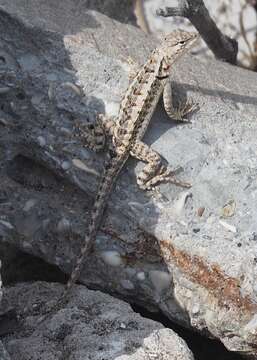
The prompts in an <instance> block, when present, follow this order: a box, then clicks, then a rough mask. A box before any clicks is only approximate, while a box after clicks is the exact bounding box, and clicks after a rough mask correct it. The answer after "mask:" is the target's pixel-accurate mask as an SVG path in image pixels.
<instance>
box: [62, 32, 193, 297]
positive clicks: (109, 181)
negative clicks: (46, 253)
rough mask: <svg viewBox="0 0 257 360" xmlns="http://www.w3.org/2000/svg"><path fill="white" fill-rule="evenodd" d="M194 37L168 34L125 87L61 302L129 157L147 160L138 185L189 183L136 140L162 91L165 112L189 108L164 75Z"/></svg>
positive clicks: (179, 115) (178, 117) (178, 116)
mask: <svg viewBox="0 0 257 360" xmlns="http://www.w3.org/2000/svg"><path fill="white" fill-rule="evenodd" d="M197 38H198V35H197V34H196V33H189V32H185V31H175V32H173V33H171V34H169V35H167V36H166V37H165V39H164V41H163V43H162V44H161V46H160V47H159V48H157V49H155V50H154V51H153V52H152V54H151V55H150V57H149V59H148V60H147V62H146V63H145V65H144V66H143V67H142V69H141V70H140V71H139V72H138V74H137V76H136V77H135V79H134V80H133V81H132V83H131V84H130V85H129V87H128V89H127V92H126V94H125V96H124V98H123V100H122V102H121V105H120V110H119V114H118V118H117V121H116V122H114V123H113V128H112V129H111V131H110V129H109V131H110V133H111V134H112V149H111V150H110V160H109V162H108V164H107V166H106V168H105V172H104V174H103V176H102V178H101V180H100V182H99V187H98V190H97V195H96V199H95V203H94V206H93V209H92V213H91V220H90V224H89V227H88V233H87V234H86V236H85V239H84V245H83V247H82V249H81V253H80V256H79V258H78V259H77V262H76V266H75V267H74V270H73V271H72V274H71V277H70V279H69V281H68V283H67V285H66V291H65V293H64V295H63V297H62V299H60V303H62V302H63V300H64V299H65V298H66V297H67V294H68V293H69V291H70V290H71V288H72V286H73V285H74V284H75V282H76V281H77V280H78V277H79V275H80V271H81V268H82V265H83V262H84V260H85V258H86V257H87V255H88V254H89V252H90V250H91V249H92V247H93V243H94V241H95V238H96V234H97V231H98V229H99V227H100V225H101V221H102V218H103V213H104V210H105V208H106V205H107V203H108V199H109V196H110V193H111V191H112V188H113V185H114V183H115V181H116V179H117V176H118V175H119V173H120V171H121V169H122V167H123V166H124V164H125V162H126V161H127V159H128V157H129V156H130V155H132V156H134V157H136V158H138V159H140V160H143V161H145V162H147V163H148V164H147V165H146V167H145V169H144V170H143V172H142V173H141V174H139V176H138V178H137V182H138V185H139V186H140V187H141V188H142V189H151V188H152V187H153V186H155V185H156V184H157V183H158V182H162V181H170V182H172V183H174V184H176V185H180V186H186V187H188V186H189V184H187V183H183V182H181V181H179V180H177V179H176V178H175V177H174V176H173V175H172V174H171V172H170V171H168V170H167V169H166V168H165V167H164V166H163V165H162V164H161V158H160V156H159V154H157V153H156V152H154V151H153V150H152V149H150V148H149V147H148V146H147V145H145V144H144V143H142V142H141V139H142V137H143V136H144V134H145V131H146V129H147V127H148V124H149V122H150V120H151V117H152V114H153V112H154V110H155V108H156V105H157V103H158V101H159V98H160V96H161V94H162V93H163V92H164V106H165V108H166V111H167V113H168V115H169V116H174V115H175V119H176V120H182V117H183V115H184V114H185V113H187V112H189V111H191V106H189V105H188V104H186V110H185V111H184V110H183V109H181V110H180V111H176V110H175V109H174V108H173V106H172V102H171V99H169V98H170V95H171V90H170V89H167V87H168V86H170V79H169V76H170V74H171V72H172V64H173V63H174V62H176V61H177V60H178V59H179V58H180V57H181V56H182V55H183V54H185V53H186V52H187V51H188V50H189V49H190V48H191V47H192V45H193V44H194V43H195V41H196V39H197ZM165 89H166V90H165ZM168 95H169V96H168Z"/></svg>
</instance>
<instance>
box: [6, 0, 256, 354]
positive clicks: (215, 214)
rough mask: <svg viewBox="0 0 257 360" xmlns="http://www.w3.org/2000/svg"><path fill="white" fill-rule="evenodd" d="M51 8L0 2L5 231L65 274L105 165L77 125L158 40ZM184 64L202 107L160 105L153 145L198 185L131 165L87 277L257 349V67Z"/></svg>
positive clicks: (117, 93)
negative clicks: (159, 178)
mask: <svg viewBox="0 0 257 360" xmlns="http://www.w3.org/2000/svg"><path fill="white" fill-rule="evenodd" d="M43 3H44V4H45V2H44V1H38V3H37V4H38V6H37V7H35V5H34V2H33V1H32V0H30V1H29V0H28V1H26V6H27V8H30V9H31V11H30V12H29V11H28V10H27V8H26V9H24V8H23V6H22V3H21V2H19V1H11V2H9V1H3V0H1V1H0V126H1V132H0V147H1V149H0V150H1V151H0V166H1V169H2V171H1V173H0V181H1V185H2V186H1V193H0V200H1V202H0V205H1V217H0V235H1V241H5V242H9V243H11V244H14V245H15V246H17V247H19V248H21V249H23V251H27V252H29V253H31V254H34V255H37V256H40V257H42V258H44V259H45V260H47V261H48V262H50V263H54V264H57V265H58V266H59V267H60V268H61V269H62V270H64V271H65V272H67V273H69V272H70V271H71V268H72V264H73V263H74V261H75V258H76V255H78V253H79V249H80V246H81V243H82V241H83V234H84V232H85V231H86V229H87V222H88V219H89V216H90V212H89V210H90V207H91V206H92V201H93V196H94V194H95V190H96V183H97V180H98V173H99V172H101V171H102V169H103V156H101V155H94V154H93V153H92V152H91V151H89V150H86V149H85V148H84V147H83V144H82V143H81V142H79V140H78V139H77V138H74V137H73V136H72V135H73V133H74V130H73V127H74V123H75V122H76V121H81V122H83V121H86V120H88V121H94V118H95V115H96V114H97V113H99V112H107V113H108V114H115V113H117V111H118V107H119V102H120V100H121V98H122V95H123V94H124V92H125V90H126V86H127V84H128V73H129V65H128V63H127V62H126V59H127V58H128V57H131V58H133V59H135V60H136V61H137V62H139V63H142V62H144V61H145V59H146V57H147V55H148V54H149V51H150V49H151V48H152V47H153V46H154V45H155V44H156V42H155V41H154V39H152V38H150V37H148V36H146V35H145V34H143V33H142V32H141V31H140V30H138V29H136V28H135V27H133V26H130V25H124V24H121V23H119V22H116V21H114V20H113V19H110V18H108V17H106V16H104V15H101V14H99V13H96V12H86V13H83V18H82V19H81V17H75V16H74V14H73V12H72V11H71V9H72V7H71V6H68V5H69V3H72V1H71V0H70V1H68V0H66V1H65V4H66V5H65V6H63V8H55V7H54V6H52V7H51V21H50V20H49V18H46V17H44V14H45V12H44V11H41V6H39V5H40V4H43ZM62 3H63V2H62ZM46 6H50V5H49V4H48V3H46ZM35 8H36V11H35V10H33V11H32V9H35ZM47 13H48V12H47ZM59 19H62V21H60V20H59ZM85 19H86V21H85ZM55 20H56V21H55ZM174 70H175V74H174V78H173V80H174V86H175V94H177V95H179V97H180V98H181V99H183V100H185V98H186V95H187V97H192V98H193V99H194V101H197V102H198V103H199V111H198V112H196V113H194V114H192V116H191V117H190V120H191V121H190V122H189V123H188V124H183V125H181V126H175V124H174V123H173V122H172V121H170V120H169V119H168V118H167V116H166V115H165V114H164V112H163V109H162V107H161V106H160V107H159V108H158V109H157V111H156V113H155V115H154V117H153V121H152V126H151V127H150V129H149V131H148V133H147V135H146V139H145V140H146V142H147V143H149V144H151V145H152V146H153V148H154V149H155V150H157V151H159V152H160V153H161V154H162V155H163V156H164V157H165V158H166V159H167V161H168V162H169V164H170V165H171V166H173V167H178V166H181V167H182V170H183V171H181V173H180V174H179V176H180V177H181V178H183V179H186V180H190V179H191V180H192V183H193V186H192V188H191V189H190V191H184V190H183V189H181V188H177V187H174V186H172V185H164V186H161V193H162V196H158V195H156V194H146V193H143V192H142V191H140V190H139V189H138V188H137V186H136V183H135V171H136V172H137V171H138V170H139V169H140V168H141V167H142V164H137V165H136V162H135V161H133V160H130V161H129V162H128V164H127V166H126V167H125V168H124V171H123V172H122V174H121V176H120V179H119V181H118V183H117V186H116V188H115V191H114V192H113V196H112V198H111V199H110V202H109V207H108V212H107V214H106V217H105V221H104V223H103V226H102V229H101V232H99V234H98V237H97V241H96V244H95V251H94V254H93V255H92V256H91V257H90V258H89V259H88V260H87V262H86V265H85V269H84V271H83V273H82V274H81V278H80V280H81V282H83V283H85V284H88V285H91V286H94V287H95V288H96V287H98V288H99V289H104V290H105V291H109V292H112V293H117V294H119V296H122V297H124V298H125V299H128V300H130V301H134V302H137V303H140V304H141V305H143V306H145V307H148V308H150V309H153V310H154V309H157V308H159V309H161V310H162V311H163V312H164V313H165V314H166V315H167V316H169V317H170V318H171V319H173V320H175V321H177V322H179V323H181V324H184V325H186V326H193V327H194V328H195V329H198V330H199V331H202V332H204V333H205V334H207V335H211V336H214V337H217V338H219V339H220V340H221V341H222V342H223V343H224V344H225V345H226V347H227V348H228V349H230V350H235V351H240V352H242V353H244V354H246V355H248V354H255V355H257V353H256V345H257V337H256V332H257V318H256V310H257V305H256V300H257V288H256V280H255V279H256V273H257V256H256V250H257V242H256V241H257V224H256V191H257V186H256V169H257V156H256V135H255V134H256V131H257V121H256V119H257V106H256V104H257V98H256V93H257V81H256V80H257V76H256V74H255V73H251V72H248V71H245V70H242V69H239V68H236V67H232V66H229V65H227V64H222V63H219V62H215V61H208V62H207V61H206V60H204V59H201V58H194V57H190V56H188V57H186V58H185V59H183V60H182V61H181V62H180V63H179V64H178V66H176V68H175V69H174Z"/></svg>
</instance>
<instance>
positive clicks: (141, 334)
mask: <svg viewBox="0 0 257 360" xmlns="http://www.w3.org/2000/svg"><path fill="white" fill-rule="evenodd" d="M62 291H63V286H60V285H57V284H49V283H43V282H37V283H32V284H28V283H23V284H19V285H16V286H15V287H11V288H9V289H8V290H7V294H6V297H7V299H8V303H7V305H8V306H11V307H14V308H15V309H16V311H17V312H18V314H19V318H20V320H21V322H22V327H19V326H18V327H17V330H16V331H14V332H13V333H12V334H11V335H9V336H8V338H5V339H3V342H4V344H5V346H6V348H7V350H8V352H9V354H10V356H11V358H12V360H20V359H22V360H38V359H41V360H52V359H64V358H65V359H70V360H82V359H83V360H84V359H95V360H100V359H117V360H118V359H119V360H132V359H133V360H140V359H146V358H159V357H160V356H161V355H162V357H163V358H165V359H166V358H167V359H171V360H193V355H192V353H191V351H190V350H189V349H188V348H187V346H186V343H185V342H184V340H182V339H181V338H180V337H179V336H177V335H176V334H175V333H174V332H173V331H172V330H170V329H165V328H163V326H161V325H160V324H159V323H157V322H155V321H152V320H147V319H144V318H142V317H141V316H140V315H139V314H137V313H134V312H133V311H132V309H131V307H130V306H129V305H128V304H126V303H125V302H124V301H121V300H117V299H113V298H112V297H111V296H109V295H106V294H103V293H101V292H99V291H89V290H87V289H86V288H85V287H84V286H77V287H76V289H75V290H74V291H73V293H72V295H71V298H70V301H69V303H68V304H67V306H66V307H64V308H63V309H61V310H60V311H58V312H57V313H55V314H54V315H53V316H52V317H49V318H48V319H46V320H45V321H44V322H41V324H38V322H39V320H40V319H42V317H40V315H42V314H44V311H45V310H46V309H49V308H50V307H51V306H52V305H53V304H54V302H55V301H56V300H57V299H58V297H60V295H61V293H62ZM1 359H2V358H1Z"/></svg>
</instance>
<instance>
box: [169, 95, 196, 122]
mask: <svg viewBox="0 0 257 360" xmlns="http://www.w3.org/2000/svg"><path fill="white" fill-rule="evenodd" d="M197 109H198V103H196V102H194V101H193V100H192V98H190V99H188V100H187V101H186V102H185V103H180V104H179V106H178V108H177V109H175V110H174V113H173V116H172V118H173V119H174V120H176V121H183V122H187V121H188V119H185V116H186V115H187V114H189V113H191V112H193V111H195V110H197Z"/></svg>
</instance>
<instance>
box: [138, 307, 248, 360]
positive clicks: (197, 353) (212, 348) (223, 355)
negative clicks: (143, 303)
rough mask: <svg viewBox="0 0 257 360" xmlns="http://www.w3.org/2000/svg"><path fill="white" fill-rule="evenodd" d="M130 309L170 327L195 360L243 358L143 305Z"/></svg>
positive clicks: (218, 342)
mask: <svg viewBox="0 0 257 360" xmlns="http://www.w3.org/2000/svg"><path fill="white" fill-rule="evenodd" d="M131 307H132V309H133V310H134V311H135V312H137V313H139V314H140V315H141V316H143V317H145V318H148V319H151V320H154V321H157V322H159V323H161V324H162V325H163V326H165V327H166V328H169V329H172V330H173V331H175V333H177V334H178V335H179V336H180V337H181V338H182V339H184V340H185V341H186V343H187V346H188V347H189V349H190V350H191V351H192V353H193V354H194V358H195V360H206V359H208V360H243V359H244V358H243V357H242V356H241V355H239V354H236V353H234V352H231V351H228V350H227V349H226V348H225V346H224V345H223V344H222V343H221V342H220V341H219V340H215V339H209V338H207V337H205V336H202V335H200V334H199V333H198V332H194V331H191V330H189V329H186V328H184V327H182V326H180V325H178V324H175V323H174V322H172V321H171V320H169V319H168V318H167V317H166V316H165V315H163V314H162V313H161V312H158V313H152V312H150V311H147V310H146V309H144V308H143V307H140V306H137V305H132V304H131Z"/></svg>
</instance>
